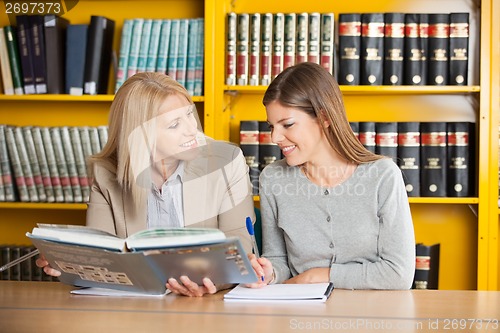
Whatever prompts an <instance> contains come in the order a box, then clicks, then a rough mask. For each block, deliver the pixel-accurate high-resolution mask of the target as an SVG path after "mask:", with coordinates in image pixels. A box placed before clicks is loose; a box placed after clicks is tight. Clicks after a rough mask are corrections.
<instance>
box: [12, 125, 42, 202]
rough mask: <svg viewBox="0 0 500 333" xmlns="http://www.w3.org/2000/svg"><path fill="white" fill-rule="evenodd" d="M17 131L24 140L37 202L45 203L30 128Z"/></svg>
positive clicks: (20, 128)
mask: <svg viewBox="0 0 500 333" xmlns="http://www.w3.org/2000/svg"><path fill="white" fill-rule="evenodd" d="M18 130H19V131H20V132H21V135H22V136H23V139H24V145H25V149H26V153H27V157H28V160H29V164H30V167H31V171H32V173H33V182H34V184H35V187H36V191H37V194H38V200H39V201H41V202H45V201H47V194H46V193H45V185H44V183H43V177H42V172H41V170H40V164H39V162H38V157H37V155H36V149H35V142H34V140H33V135H32V134H31V127H30V126H24V127H18Z"/></svg>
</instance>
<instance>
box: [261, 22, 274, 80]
mask: <svg viewBox="0 0 500 333" xmlns="http://www.w3.org/2000/svg"><path fill="white" fill-rule="evenodd" d="M273 26H274V23H273V14H271V13H265V14H262V16H261V29H260V84H261V85H263V86H267V85H269V83H271V78H272V44H273Z"/></svg>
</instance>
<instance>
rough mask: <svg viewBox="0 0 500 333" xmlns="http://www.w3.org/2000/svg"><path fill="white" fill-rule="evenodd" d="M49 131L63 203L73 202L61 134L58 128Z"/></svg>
mask: <svg viewBox="0 0 500 333" xmlns="http://www.w3.org/2000/svg"><path fill="white" fill-rule="evenodd" d="M49 130H50V136H51V139H52V147H53V148H54V156H55V161H56V165H57V171H58V173H59V179H60V181H61V186H62V190H63V193H64V201H65V202H74V201H75V198H74V196H73V189H72V186H71V185H72V182H71V179H70V174H69V170H68V165H67V162H66V157H65V156H64V147H63V143H62V139H61V133H60V131H59V128H58V127H52V128H50V129H49ZM80 197H81V193H80Z"/></svg>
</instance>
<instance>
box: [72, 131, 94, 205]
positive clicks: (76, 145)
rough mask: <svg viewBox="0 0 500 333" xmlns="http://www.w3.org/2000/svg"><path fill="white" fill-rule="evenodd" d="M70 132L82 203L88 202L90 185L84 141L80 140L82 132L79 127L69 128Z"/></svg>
mask: <svg viewBox="0 0 500 333" xmlns="http://www.w3.org/2000/svg"><path fill="white" fill-rule="evenodd" d="M68 130H69V137H70V142H71V146H72V148H73V153H74V155H75V165H76V172H77V175H78V184H79V185H80V189H81V192H82V201H83V202H88V201H89V197H90V186H89V183H88V177H87V165H86V164H85V155H84V153H83V147H82V141H81V140H80V131H79V129H78V127H69V129H68Z"/></svg>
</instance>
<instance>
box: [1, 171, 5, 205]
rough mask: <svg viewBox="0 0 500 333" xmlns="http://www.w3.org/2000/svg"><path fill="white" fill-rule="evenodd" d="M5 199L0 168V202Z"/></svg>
mask: <svg viewBox="0 0 500 333" xmlns="http://www.w3.org/2000/svg"><path fill="white" fill-rule="evenodd" d="M4 201H5V185H4V183H3V177H2V169H0V202H4Z"/></svg>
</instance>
